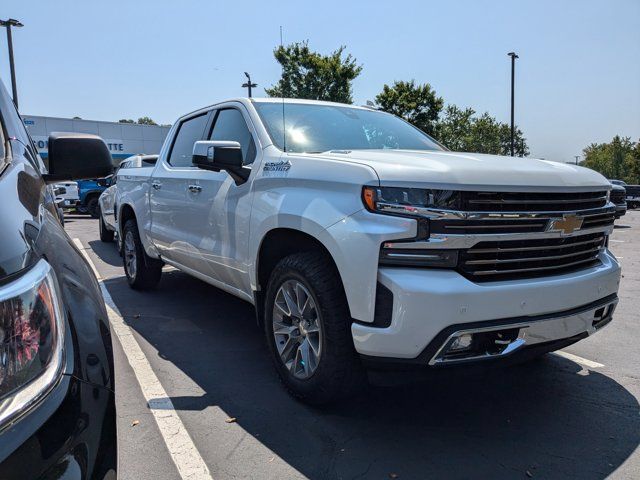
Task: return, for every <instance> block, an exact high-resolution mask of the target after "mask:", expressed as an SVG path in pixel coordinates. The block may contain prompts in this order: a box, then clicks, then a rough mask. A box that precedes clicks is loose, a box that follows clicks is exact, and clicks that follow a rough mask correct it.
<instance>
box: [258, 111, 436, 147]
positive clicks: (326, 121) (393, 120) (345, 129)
mask: <svg viewBox="0 0 640 480" xmlns="http://www.w3.org/2000/svg"><path fill="white" fill-rule="evenodd" d="M254 105H255V107H256V110H257V111H258V114H259V115H260V118H261V119H262V122H263V123H264V125H265V127H266V128H267V132H268V133H269V136H270V137H271V141H272V142H273V143H274V144H275V145H276V146H277V147H278V148H280V150H286V151H287V152H296V153H302V152H306V153H312V152H326V151H328V150H362V149H395V150H397V149H403V150H442V147H441V146H440V145H438V143H436V141H435V140H433V139H432V138H431V137H429V136H428V135H426V134H425V133H423V132H422V131H420V130H418V129H417V128H415V127H413V126H411V125H410V124H408V123H407V122H405V121H404V120H401V119H399V118H398V117H395V116H393V115H390V114H388V113H383V112H378V111H375V110H366V109H362V108H351V107H347V106H345V107H341V106H335V105H317V104H305V103H285V104H284V120H285V122H284V123H286V132H287V136H286V139H284V138H283V134H282V130H283V127H282V126H283V104H282V103H276V102H254ZM285 143H286V148H285Z"/></svg>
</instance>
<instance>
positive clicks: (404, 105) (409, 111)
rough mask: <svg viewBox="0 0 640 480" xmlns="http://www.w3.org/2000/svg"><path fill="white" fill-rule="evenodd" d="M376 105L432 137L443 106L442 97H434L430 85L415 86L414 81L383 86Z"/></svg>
mask: <svg viewBox="0 0 640 480" xmlns="http://www.w3.org/2000/svg"><path fill="white" fill-rule="evenodd" d="M376 103H377V104H378V105H379V106H380V108H382V109H383V110H384V111H386V112H389V113H392V114H394V115H397V116H399V117H402V118H404V119H405V120H406V121H408V122H409V123H411V124H412V125H414V126H416V127H418V128H419V129H420V130H422V131H424V132H426V133H428V134H429V135H433V134H434V133H435V130H436V127H437V124H438V117H439V116H440V111H441V110H442V107H443V105H444V100H442V97H438V96H437V95H436V92H435V90H433V89H432V88H431V85H429V84H428V83H425V84H424V85H416V83H415V81H414V80H411V81H408V82H405V81H396V82H394V83H393V85H391V86H389V85H386V84H385V85H384V87H382V92H380V93H379V94H378V95H377V96H376Z"/></svg>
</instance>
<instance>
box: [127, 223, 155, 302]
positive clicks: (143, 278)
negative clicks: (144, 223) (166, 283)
mask: <svg viewBox="0 0 640 480" xmlns="http://www.w3.org/2000/svg"><path fill="white" fill-rule="evenodd" d="M122 235H123V242H122V259H123V261H124V273H125V275H126V276H127V282H128V283H129V286H130V287H131V288H133V289H135V290H149V289H152V288H154V287H156V285H158V282H159V281H160V276H161V275H162V261H161V260H158V259H157V258H151V257H150V256H149V255H147V254H146V252H145V251H144V247H143V246H142V242H141V241H140V234H139V233H138V224H137V223H136V221H135V220H134V219H130V220H127V221H126V222H125V224H124V229H123V234H122Z"/></svg>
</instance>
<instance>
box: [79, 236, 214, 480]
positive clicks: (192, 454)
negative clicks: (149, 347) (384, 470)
mask: <svg viewBox="0 0 640 480" xmlns="http://www.w3.org/2000/svg"><path fill="white" fill-rule="evenodd" d="M73 243H75V245H76V246H77V247H78V249H79V250H80V252H81V253H82V255H83V256H84V258H85V259H86V260H87V262H88V263H89V265H90V266H91V269H92V270H93V273H94V274H95V275H96V278H97V279H98V282H99V283H100V289H101V290H102V296H103V297H104V302H105V304H106V306H107V314H108V315H109V322H110V323H111V328H112V329H113V332H114V333H115V335H116V337H117V338H118V340H119V341H120V344H121V345H122V350H123V351H124V354H125V355H126V357H127V360H128V361H129V365H131V368H132V369H133V373H134V374H135V376H136V379H137V380H138V384H139V385H140V389H141V390H142V394H143V395H144V398H145V400H146V401H147V404H148V405H149V408H150V410H151V413H153V418H154V419H155V421H156V423H157V424H158V429H159V430H160V434H161V435H162V439H163V440H164V443H165V444H166V445H167V449H168V450H169V455H171V460H173V463H174V464H175V465H176V468H177V469H178V473H179V474H180V477H181V478H183V479H190V480H191V479H197V480H210V479H212V478H213V477H212V476H211V473H210V472H209V468H208V467H207V465H206V463H204V460H203V459H202V457H201V456H200V452H198V449H197V448H196V446H195V445H194V443H193V440H192V439H191V437H190V436H189V432H187V429H186V428H185V426H184V424H183V423H182V420H180V417H179V416H178V413H177V412H176V410H175V407H174V406H173V402H171V399H170V398H169V396H168V395H167V392H166V391H165V390H164V388H163V387H162V384H161V383H160V380H158V377H157V376H156V374H155V373H154V372H153V369H152V368H151V364H150V363H149V360H147V357H146V356H145V355H144V353H143V351H142V349H141V348H140V345H139V344H138V341H137V340H136V339H135V337H134V336H133V332H132V331H131V329H130V328H129V326H128V325H127V324H126V323H125V322H124V319H123V318H122V315H120V312H119V310H118V307H117V306H116V304H115V303H114V302H113V299H112V298H111V295H109V291H108V290H107V287H105V285H104V283H103V279H102V277H101V276H100V273H99V272H98V270H97V269H96V266H95V265H94V263H93V261H92V260H91V257H89V254H88V253H87V248H86V247H85V246H84V245H83V244H82V242H81V241H80V239H79V238H74V239H73Z"/></svg>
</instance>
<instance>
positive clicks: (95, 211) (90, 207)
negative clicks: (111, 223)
mask: <svg viewBox="0 0 640 480" xmlns="http://www.w3.org/2000/svg"><path fill="white" fill-rule="evenodd" d="M87 213H88V214H89V215H91V218H98V217H99V216H100V204H99V203H98V197H96V196H93V197H91V198H90V199H89V200H88V201H87Z"/></svg>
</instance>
